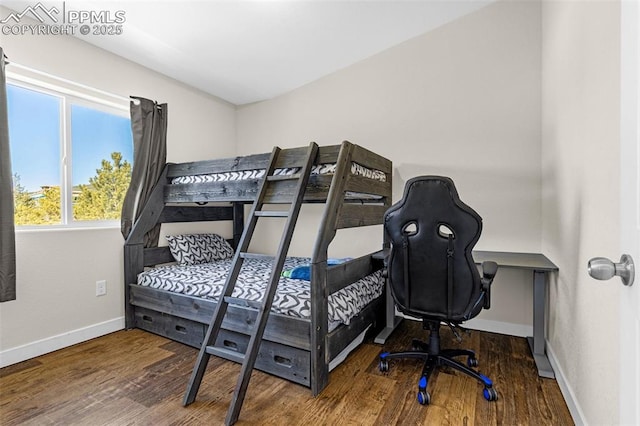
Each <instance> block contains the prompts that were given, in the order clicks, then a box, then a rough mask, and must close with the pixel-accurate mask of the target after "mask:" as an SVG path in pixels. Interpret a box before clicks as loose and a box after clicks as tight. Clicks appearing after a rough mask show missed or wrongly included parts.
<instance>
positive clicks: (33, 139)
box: [7, 85, 62, 225]
mask: <svg viewBox="0 0 640 426" xmlns="http://www.w3.org/2000/svg"><path fill="white" fill-rule="evenodd" d="M7 103H8V118H9V140H10V141H11V147H10V148H11V167H12V171H13V179H14V180H13V187H14V202H15V223H16V225H51V224H59V223H61V213H60V212H61V210H60V208H61V204H60V179H61V172H60V170H61V169H60V167H61V163H60V157H61V153H60V149H61V146H62V145H61V137H60V135H61V128H60V122H61V114H60V109H61V98H60V97H57V96H53V95H49V94H46V93H41V92H37V91H34V90H30V89H26V88H23V87H18V86H13V85H7Z"/></svg>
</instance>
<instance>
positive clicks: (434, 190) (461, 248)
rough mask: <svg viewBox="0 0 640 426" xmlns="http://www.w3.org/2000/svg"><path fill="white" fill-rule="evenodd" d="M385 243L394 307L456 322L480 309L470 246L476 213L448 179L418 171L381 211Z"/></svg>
mask: <svg viewBox="0 0 640 426" xmlns="http://www.w3.org/2000/svg"><path fill="white" fill-rule="evenodd" d="M384 230H385V233H386V236H387V238H388V240H389V241H390V242H391V244H392V247H391V252H390V256H389V258H388V264H387V270H388V276H389V282H390V284H391V290H392V294H393V297H394V299H395V301H396V304H397V306H398V308H399V309H400V310H401V311H402V312H404V313H407V314H409V315H412V316H419V317H422V318H435V319H441V320H447V321H452V322H460V321H464V320H467V319H470V318H471V317H473V316H475V315H477V314H478V313H479V312H480V311H481V310H482V304H483V303H482V297H483V294H484V293H483V292H482V284H481V280H480V274H479V272H478V269H477V267H476V265H475V264H474V261H473V257H472V253H471V252H472V250H473V247H474V245H475V244H476V242H477V241H478V238H479V237H480V233H481V231H482V218H481V217H480V216H479V215H478V214H477V213H476V212H475V211H474V210H473V209H472V208H471V207H469V206H467V205H466V204H465V203H463V202H462V201H461V200H460V198H459V197H458V191H457V190H456V187H455V185H454V183H453V181H452V180H451V179H450V178H448V177H442V176H419V177H415V178H413V179H411V180H409V181H408V182H407V184H406V185H405V189H404V194H403V196H402V199H401V200H400V201H399V202H398V203H396V204H394V205H393V206H391V208H389V210H387V212H386V213H385V217H384Z"/></svg>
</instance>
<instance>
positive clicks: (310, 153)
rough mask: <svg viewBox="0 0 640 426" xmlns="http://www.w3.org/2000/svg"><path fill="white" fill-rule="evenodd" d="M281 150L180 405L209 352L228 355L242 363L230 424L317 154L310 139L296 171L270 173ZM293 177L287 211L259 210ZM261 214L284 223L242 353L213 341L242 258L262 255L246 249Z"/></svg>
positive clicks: (191, 393) (190, 395) (195, 385)
mask: <svg viewBox="0 0 640 426" xmlns="http://www.w3.org/2000/svg"><path fill="white" fill-rule="evenodd" d="M283 152H284V150H281V149H280V148H278V147H277V146H276V147H274V148H273V151H272V152H271V157H270V159H269V165H268V167H267V169H266V172H265V175H264V179H263V180H262V182H261V183H260V187H259V189H258V193H257V195H256V198H255V201H254V203H253V206H252V209H251V213H250V215H249V221H248V225H247V226H246V228H245V230H244V233H243V234H242V237H241V238H240V243H239V245H238V248H237V250H236V254H235V257H234V259H233V264H232V267H231V270H230V271H229V275H228V276H227V280H226V282H225V285H224V288H223V290H222V294H221V296H220V297H219V299H218V303H217V305H216V309H215V311H214V313H213V318H212V319H211V323H210V324H209V328H208V330H207V334H206V336H205V339H204V341H203V343H202V347H201V348H200V352H199V354H198V358H197V360H196V365H195V366H194V368H193V373H192V374H191V379H190V380H189V385H188V386H187V392H186V393H185V396H184V400H183V405H185V406H186V405H189V404H191V403H192V402H194V401H195V399H196V394H197V393H198V389H199V388H200V384H201V382H202V377H203V376H204V372H205V370H206V368H207V363H208V361H209V357H210V356H211V355H223V356H226V357H227V358H231V359H233V360H235V361H237V362H240V363H242V368H241V370H240V375H239V377H238V382H237V384H236V388H235V391H234V393H233V399H232V400H231V405H230V406H229V411H228V412H227V418H226V420H225V424H227V425H231V424H234V423H235V422H236V421H237V420H238V416H239V415H240V409H241V408H242V402H243V401H244V397H245V394H246V391H247V386H248V385H249V379H250V377H251V372H252V370H253V367H254V364H255V361H256V358H257V356H258V350H259V349H260V343H261V341H262V336H263V334H264V329H265V327H266V325H267V319H268V318H269V311H270V310H271V304H272V302H273V298H274V296H275V292H276V289H277V286H278V281H279V280H280V275H281V273H282V267H283V265H284V261H285V257H286V255H287V251H288V250H289V245H290V243H291V237H292V235H293V230H294V228H295V224H296V221H297V218H298V213H299V212H300V206H301V204H302V201H303V198H304V193H305V190H306V187H307V183H308V181H309V176H310V174H311V169H312V167H313V163H314V161H315V159H316V156H317V154H318V145H316V144H315V143H314V142H312V143H311V144H309V148H308V150H307V151H306V155H305V157H304V162H303V164H302V167H301V168H300V172H299V173H296V174H294V175H274V174H273V172H274V171H275V169H276V164H277V162H278V158H279V157H280V155H281V154H282V153H283ZM296 179H297V180H298V182H297V184H296V187H295V190H294V191H293V194H292V199H291V201H290V202H283V204H290V207H289V210H288V211H275V210H262V208H263V206H264V204H265V198H266V196H267V194H268V188H269V187H270V186H271V185H272V184H273V183H275V182H277V181H282V180H296ZM265 217H266V218H268V217H286V218H287V220H286V223H285V225H284V229H283V233H282V238H281V239H280V244H279V246H278V250H277V253H276V255H275V257H274V258H273V266H272V269H271V275H270V278H269V283H268V285H267V289H266V292H265V295H264V298H263V300H262V303H261V304H260V306H259V307H258V314H257V317H256V323H255V325H254V327H253V330H252V332H251V336H250V338H249V343H248V346H247V350H246V353H245V354H242V353H239V352H236V351H233V350H228V349H225V348H222V347H217V346H215V342H216V339H217V337H218V335H219V333H220V329H221V328H222V322H223V319H224V316H225V314H226V311H227V307H228V305H229V303H230V302H233V300H234V299H233V297H232V294H233V289H234V288H235V285H236V280H237V279H238V274H239V273H240V269H241V268H242V263H243V261H244V259H248V258H263V257H265V256H264V255H260V254H254V253H248V252H247V249H248V248H249V243H250V242H251V238H252V236H253V232H254V230H255V227H256V224H257V221H258V219H259V218H265Z"/></svg>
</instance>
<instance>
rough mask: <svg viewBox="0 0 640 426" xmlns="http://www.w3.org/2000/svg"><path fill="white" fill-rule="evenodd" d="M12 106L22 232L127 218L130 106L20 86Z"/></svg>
mask: <svg viewBox="0 0 640 426" xmlns="http://www.w3.org/2000/svg"><path fill="white" fill-rule="evenodd" d="M7 101H8V113H9V139H10V143H11V163H12V170H13V173H14V183H13V184H14V203H15V223H16V225H17V226H47V225H49V226H51V225H82V224H90V225H91V224H97V223H98V222H102V221H113V220H117V219H119V218H120V211H121V209H122V202H123V200H124V195H125V193H126V190H127V187H128V186H129V180H130V179H131V166H132V162H133V141H132V136H131V123H130V119H129V117H128V105H126V103H125V102H124V101H123V102H122V104H123V105H122V106H121V107H118V106H114V105H113V104H112V103H110V104H107V103H104V104H103V103H100V102H99V101H96V99H95V98H93V97H91V98H90V97H87V98H83V97H82V96H79V95H78V94H74V95H72V94H69V93H68V91H65V90H60V91H57V90H54V89H51V88H50V87H47V88H45V87H39V86H37V85H34V84H27V83H24V82H13V81H11V82H10V83H9V84H7Z"/></svg>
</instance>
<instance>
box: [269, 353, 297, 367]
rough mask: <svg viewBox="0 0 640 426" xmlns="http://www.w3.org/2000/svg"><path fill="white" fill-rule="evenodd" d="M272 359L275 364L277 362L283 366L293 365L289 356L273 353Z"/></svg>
mask: <svg viewBox="0 0 640 426" xmlns="http://www.w3.org/2000/svg"><path fill="white" fill-rule="evenodd" d="M273 360H274V361H275V362H276V364H279V365H281V366H283V367H287V368H291V367H292V366H293V363H292V362H291V359H290V358H285V357H283V356H280V355H274V356H273Z"/></svg>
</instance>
